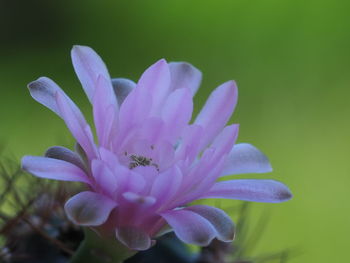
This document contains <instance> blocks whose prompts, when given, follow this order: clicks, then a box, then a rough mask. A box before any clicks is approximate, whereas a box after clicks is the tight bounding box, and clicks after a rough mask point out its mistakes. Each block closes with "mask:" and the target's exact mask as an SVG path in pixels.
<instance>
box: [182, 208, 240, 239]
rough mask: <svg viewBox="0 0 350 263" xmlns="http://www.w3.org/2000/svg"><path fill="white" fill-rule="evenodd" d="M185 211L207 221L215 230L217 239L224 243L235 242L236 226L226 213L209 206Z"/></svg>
mask: <svg viewBox="0 0 350 263" xmlns="http://www.w3.org/2000/svg"><path fill="white" fill-rule="evenodd" d="M185 209H186V210H189V211H192V212H195V213H196V214H199V215H200V216H202V217H204V218H205V219H207V220H208V221H209V222H210V223H211V224H212V225H213V227H214V228H215V230H216V233H217V234H216V238H217V239H219V240H221V241H224V242H231V241H233V239H234V234H235V232H234V225H233V222H232V220H231V218H230V217H229V216H228V215H227V214H226V213H225V212H224V211H222V210H221V209H218V208H215V207H212V206H207V205H194V206H190V207H187V208H185Z"/></svg>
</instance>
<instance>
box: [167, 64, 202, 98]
mask: <svg viewBox="0 0 350 263" xmlns="http://www.w3.org/2000/svg"><path fill="white" fill-rule="evenodd" d="M169 69H170V75H171V84H170V90H175V89H181V88H188V89H190V90H191V92H192V96H193V95H195V94H196V92H197V90H198V88H199V86H200V84H201V82H202V72H200V71H199V70H198V69H197V68H195V67H194V66H193V65H191V64H189V63H187V62H170V63H169Z"/></svg>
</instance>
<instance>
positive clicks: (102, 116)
mask: <svg viewBox="0 0 350 263" xmlns="http://www.w3.org/2000/svg"><path fill="white" fill-rule="evenodd" d="M96 86H97V87H96V89H95V93H94V97H93V102H92V104H93V114H94V121H95V127H96V132H97V136H98V140H99V144H100V145H101V146H103V147H109V146H110V135H111V134H112V133H114V132H116V129H117V125H118V124H117V119H116V116H117V115H118V110H119V108H118V105H117V101H116V98H115V94H114V91H113V90H112V89H111V88H108V86H109V80H107V79H105V78H104V77H103V76H102V75H100V76H99V77H98V79H97V85H96Z"/></svg>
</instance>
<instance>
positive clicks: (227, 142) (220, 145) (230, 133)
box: [211, 124, 239, 158]
mask: <svg viewBox="0 0 350 263" xmlns="http://www.w3.org/2000/svg"><path fill="white" fill-rule="evenodd" d="M238 130H239V125H238V124H232V125H229V126H226V127H225V128H224V129H223V130H222V131H221V132H220V134H219V135H218V136H217V137H216V138H215V140H214V142H213V143H212V145H211V147H212V148H214V149H215V157H216V158H221V157H222V156H223V155H226V154H228V153H229V152H230V150H231V149H232V147H233V145H234V144H235V142H236V140H237V137H238Z"/></svg>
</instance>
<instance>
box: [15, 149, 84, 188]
mask: <svg viewBox="0 0 350 263" xmlns="http://www.w3.org/2000/svg"><path fill="white" fill-rule="evenodd" d="M22 169H23V170H25V171H27V172H29V173H31V174H33V175H35V176H38V177H41V178H47V179H54V180H61V181H77V182H84V183H90V180H89V178H88V177H87V176H86V174H85V172H84V171H83V170H82V169H80V168H79V167H77V166H75V165H74V164H71V163H69V162H66V161H62V160H58V159H53V158H47V157H39V156H24V157H23V158H22Z"/></svg>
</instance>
